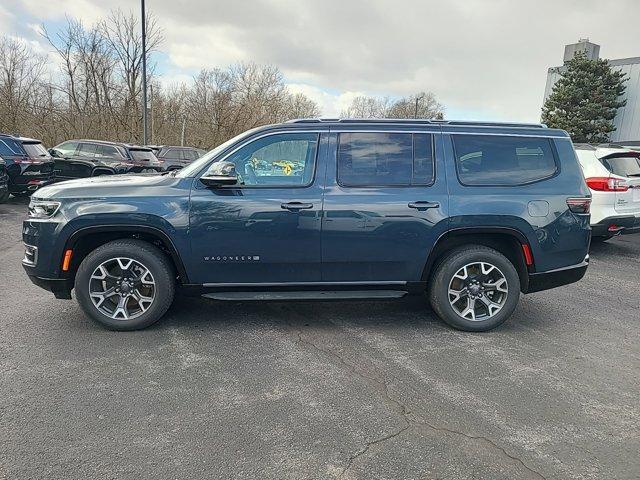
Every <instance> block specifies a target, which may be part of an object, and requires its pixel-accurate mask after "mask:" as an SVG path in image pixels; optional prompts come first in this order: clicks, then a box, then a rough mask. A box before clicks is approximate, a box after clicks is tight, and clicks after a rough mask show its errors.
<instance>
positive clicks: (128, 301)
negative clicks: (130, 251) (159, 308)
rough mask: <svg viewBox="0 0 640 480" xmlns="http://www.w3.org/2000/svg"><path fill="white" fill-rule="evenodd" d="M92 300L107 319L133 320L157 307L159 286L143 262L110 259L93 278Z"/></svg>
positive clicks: (127, 259)
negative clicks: (151, 307) (155, 304)
mask: <svg viewBox="0 0 640 480" xmlns="http://www.w3.org/2000/svg"><path fill="white" fill-rule="evenodd" d="M89 296H90V297H91V301H92V302H93V305H94V306H95V307H96V309H98V311H99V312H100V313H102V314H103V315H106V316H108V317H110V318H113V319H115V320H131V319H133V318H136V317H139V316H140V315H142V314H143V313H144V312H146V311H147V310H148V309H149V307H150V306H151V305H152V304H153V301H154V299H155V296H156V283H155V280H154V278H153V275H152V274H151V272H150V271H149V269H148V268H147V267H145V266H144V265H143V264H142V263H141V262H139V261H137V260H133V259H131V258H127V257H116V258H110V259H109V260H106V261H104V262H102V263H101V264H100V265H98V267H96V269H95V270H94V271H93V273H92V274H91V277H90V279H89Z"/></svg>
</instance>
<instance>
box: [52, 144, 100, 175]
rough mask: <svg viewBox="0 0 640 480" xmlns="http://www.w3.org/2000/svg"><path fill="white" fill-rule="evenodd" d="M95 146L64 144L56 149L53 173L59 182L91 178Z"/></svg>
mask: <svg viewBox="0 0 640 480" xmlns="http://www.w3.org/2000/svg"><path fill="white" fill-rule="evenodd" d="M96 148H97V147H96V145H95V144H92V143H84V142H83V143H79V144H78V143H77V142H65V143H63V144H62V145H60V146H58V147H57V148H56V157H55V173H56V177H57V178H59V179H61V180H69V179H74V178H86V177H90V176H91V172H92V170H93V158H94V156H95V153H96Z"/></svg>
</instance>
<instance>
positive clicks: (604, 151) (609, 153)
mask: <svg viewBox="0 0 640 480" xmlns="http://www.w3.org/2000/svg"><path fill="white" fill-rule="evenodd" d="M574 147H575V149H576V150H588V151H591V152H593V153H594V155H595V156H596V158H607V157H614V156H616V155H620V154H622V156H627V155H629V154H631V155H634V154H635V155H638V151H637V150H634V149H632V148H625V147H622V146H619V145H612V144H601V145H592V144H589V143H576V144H574Z"/></svg>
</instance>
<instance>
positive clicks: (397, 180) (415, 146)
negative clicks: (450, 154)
mask: <svg viewBox="0 0 640 480" xmlns="http://www.w3.org/2000/svg"><path fill="white" fill-rule="evenodd" d="M432 144H433V142H432V135H431V134H422V133H392V132H371V133H355V132H354V133H340V135H339V139H338V183H339V184H340V185H342V186H345V187H368V186H371V187H373V186H408V185H428V184H430V183H432V182H433V172H434V169H433V148H432Z"/></svg>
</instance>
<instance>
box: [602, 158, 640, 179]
mask: <svg viewBox="0 0 640 480" xmlns="http://www.w3.org/2000/svg"><path fill="white" fill-rule="evenodd" d="M602 162H603V163H604V166H605V167H607V169H608V170H609V171H610V172H611V173H613V174H615V175H620V176H622V177H640V157H638V156H635V155H633V156H632V155H629V156H624V157H609V158H604V159H602Z"/></svg>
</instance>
